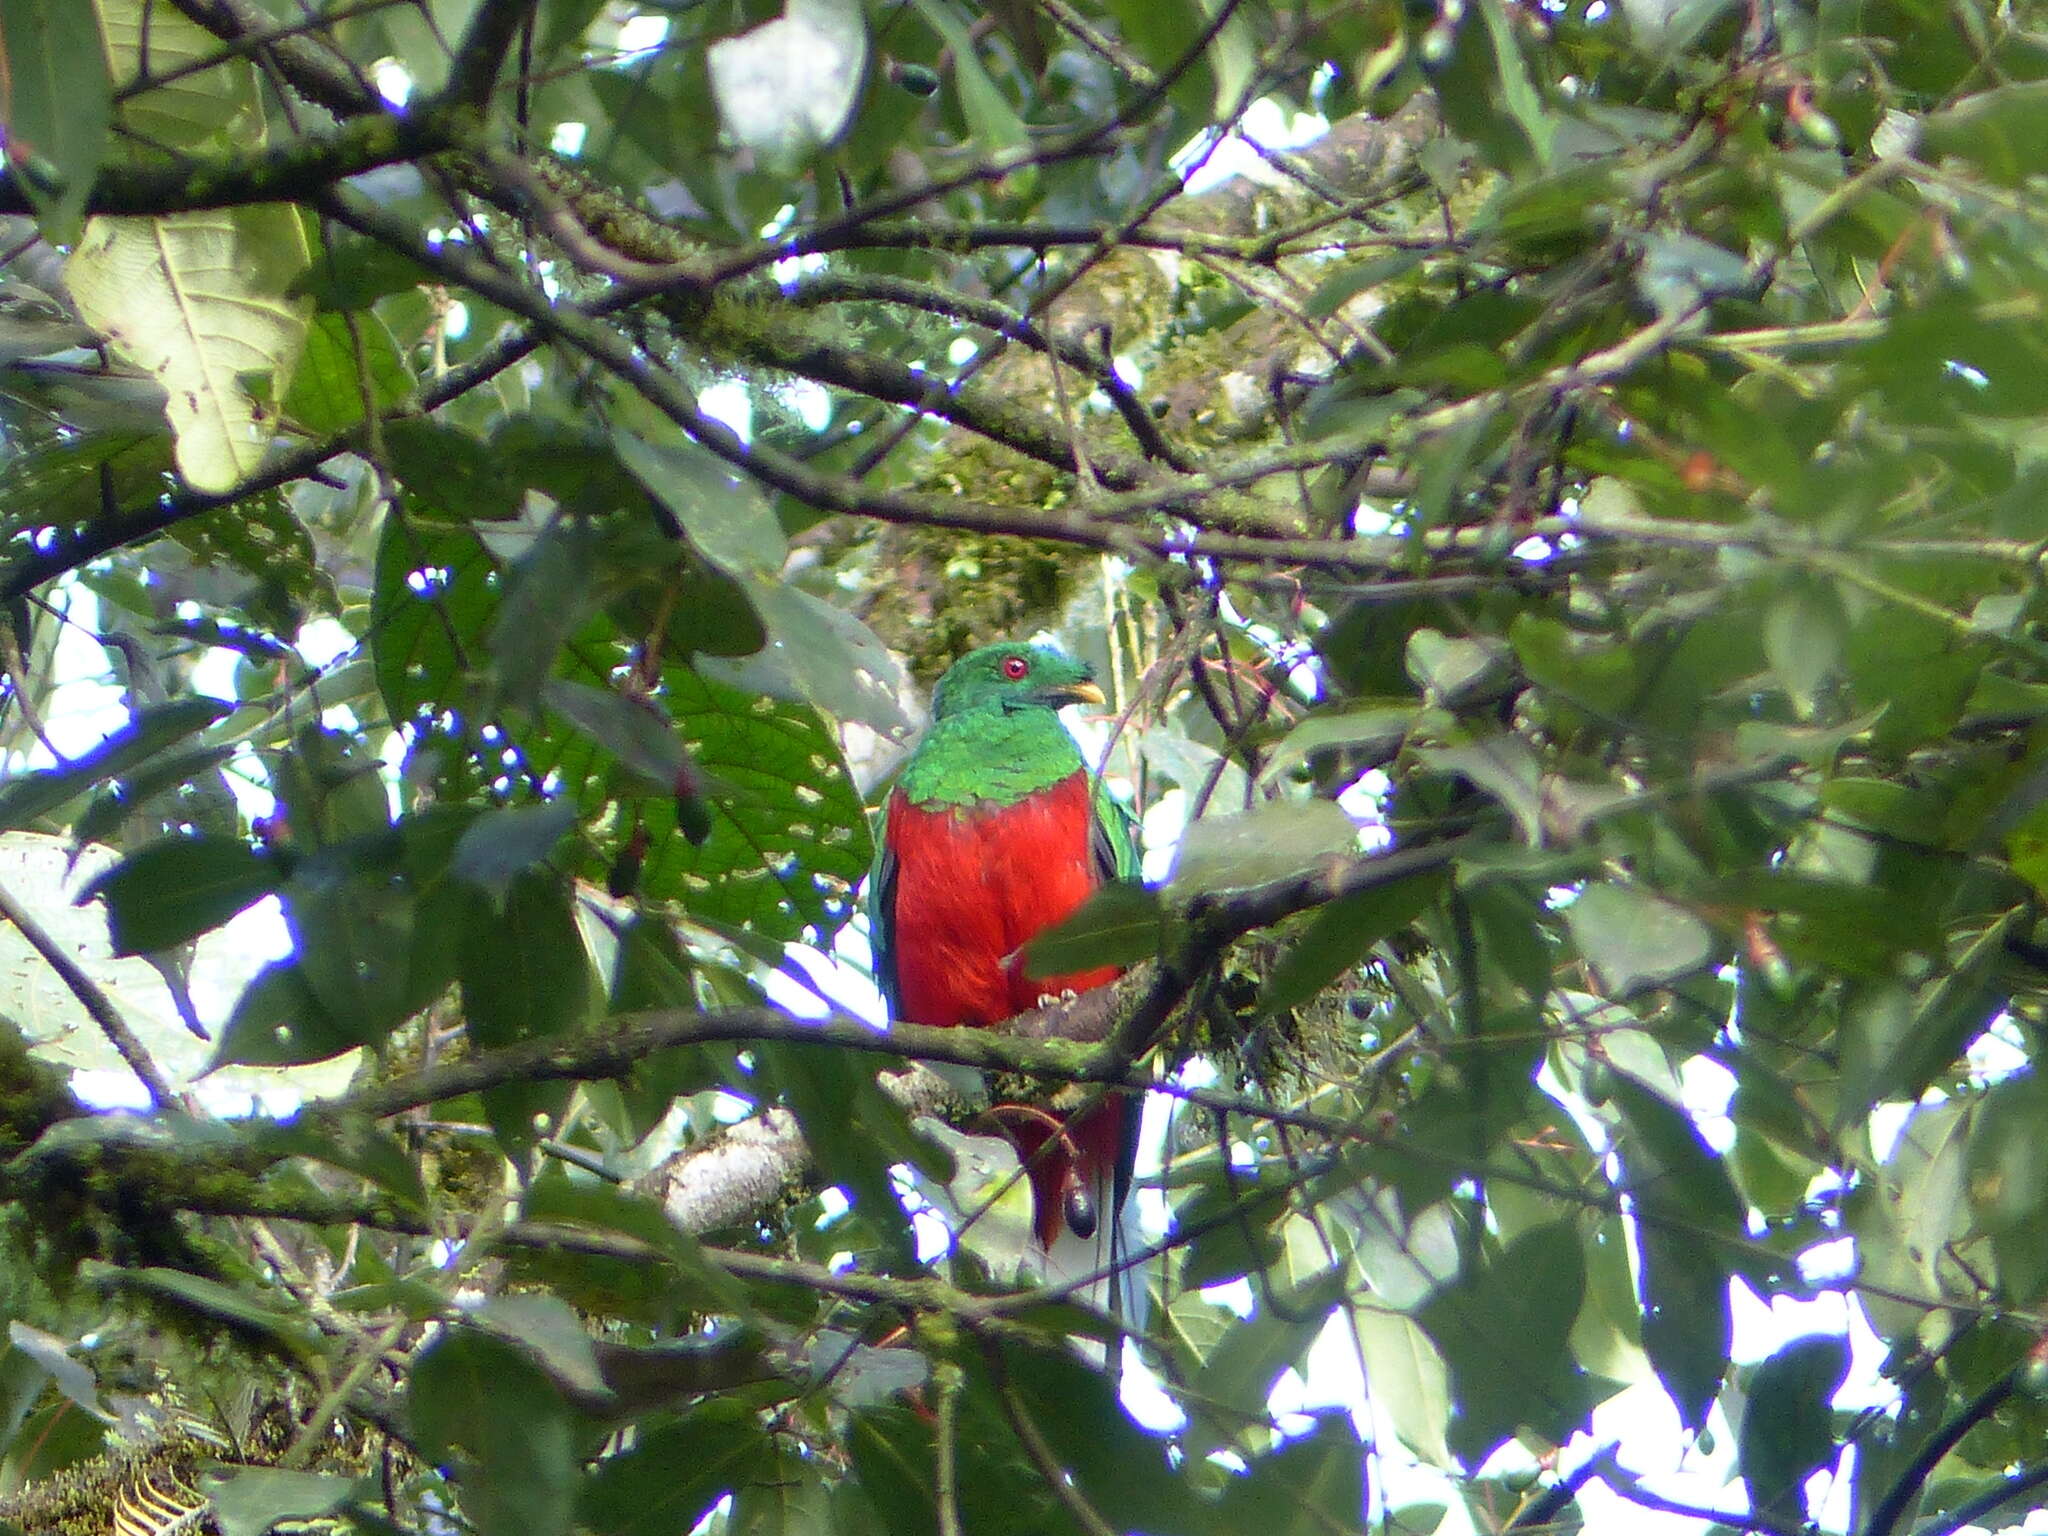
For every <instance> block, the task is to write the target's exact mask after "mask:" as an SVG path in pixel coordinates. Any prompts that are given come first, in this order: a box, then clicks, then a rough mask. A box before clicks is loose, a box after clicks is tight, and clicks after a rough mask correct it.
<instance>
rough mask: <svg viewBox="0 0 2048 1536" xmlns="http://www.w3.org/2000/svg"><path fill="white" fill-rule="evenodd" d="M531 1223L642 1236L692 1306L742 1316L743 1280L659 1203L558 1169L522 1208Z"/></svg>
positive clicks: (530, 1191) (537, 1184)
mask: <svg viewBox="0 0 2048 1536" xmlns="http://www.w3.org/2000/svg"><path fill="white" fill-rule="evenodd" d="M522 1211H523V1214H524V1215H525V1218H526V1219H527V1220H528V1221H536V1222H548V1223H558V1224H560V1225H563V1226H572V1227H590V1228H593V1229H595V1230H597V1231H600V1232H618V1233H623V1234H624V1235H625V1236H627V1237H632V1238H637V1239H638V1240H639V1241H641V1242H643V1243H646V1244H647V1245H648V1246H649V1247H651V1248H653V1249H655V1250H656V1251H657V1252H659V1253H661V1254H662V1255H663V1256H664V1257H666V1258H667V1260H668V1261H669V1263H670V1265H671V1266H673V1270H674V1277H673V1280H672V1281H671V1283H674V1280H680V1281H681V1283H682V1287H683V1288H684V1291H685V1293H686V1294H687V1295H688V1296H689V1301H690V1305H691V1306H693V1307H695V1308H696V1309H697V1310H699V1311H701V1312H706V1313H718V1314H721V1315H724V1316H728V1317H731V1316H742V1315H744V1314H745V1313H746V1311H747V1300H746V1293H745V1291H744V1290H742V1289H741V1287H740V1285H739V1282H738V1281H736V1280H734V1279H733V1278H732V1276H730V1275H728V1274H727V1273H726V1272H725V1271H724V1270H722V1269H720V1268H719V1267H718V1266H717V1265H715V1264H713V1263H711V1262H710V1261H709V1260H708V1259H706V1258H705V1257H704V1250H703V1249H702V1248H701V1247H700V1246H699V1245H698V1243H697V1239H696V1238H694V1237H692V1236H691V1235H690V1234H689V1233H687V1232H685V1231H683V1230H682V1229H681V1228H680V1227H678V1226H677V1225H676V1224H675V1223H674V1222H672V1221H670V1220H669V1219H668V1214H667V1212H665V1211H664V1210H663V1209H662V1208H661V1207H660V1206H659V1205H658V1204H656V1203H655V1202H654V1201H652V1200H649V1199H647V1198H646V1197H644V1196H641V1195H636V1194H632V1193H629V1192H628V1191H626V1190H623V1189H619V1188H616V1187H615V1186H613V1185H609V1184H601V1183H596V1182H593V1181H589V1180H579V1179H571V1178H568V1177H566V1176H565V1175H561V1174H559V1173H556V1174H551V1175H547V1176H543V1177H541V1178H537V1179H535V1180H534V1181H533V1183H532V1184H531V1185H529V1186H528V1188H527V1191H526V1200H525V1203H524V1205H523V1207H522Z"/></svg>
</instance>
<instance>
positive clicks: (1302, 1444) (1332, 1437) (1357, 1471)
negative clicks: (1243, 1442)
mask: <svg viewBox="0 0 2048 1536" xmlns="http://www.w3.org/2000/svg"><path fill="white" fill-rule="evenodd" d="M1365 1518H1366V1514H1365V1454H1364V1450H1363V1448H1362V1447H1361V1446H1360V1445H1359V1443H1358V1435H1357V1432H1356V1431H1354V1430H1353V1429H1352V1427H1351V1419H1350V1416H1349V1415H1348V1414H1345V1413H1341V1412H1324V1413H1321V1414H1318V1415H1317V1416H1316V1420H1315V1428H1313V1429H1311V1430H1310V1431H1309V1432H1308V1433H1307V1434H1305V1435H1297V1436H1295V1437H1293V1438H1291V1439H1289V1440H1288V1441H1287V1442H1286V1443H1285V1444H1284V1445H1282V1446H1281V1447H1280V1448H1279V1449H1278V1450H1276V1451H1274V1452H1272V1453H1271V1454H1270V1455H1266V1456H1261V1457H1260V1458H1259V1459H1258V1460H1257V1461H1255V1462H1253V1463H1252V1464H1251V1465H1250V1466H1249V1467H1247V1468H1246V1469H1245V1473H1244V1475H1243V1476H1242V1477H1234V1478H1232V1479H1231V1480H1230V1481H1229V1482H1227V1483H1225V1484H1224V1485H1223V1497H1222V1498H1221V1499H1220V1500H1218V1501H1217V1505H1216V1513H1215V1521H1216V1529H1218V1530H1221V1531H1246V1532H1250V1531H1256V1532H1258V1533H1259V1536H1326V1533H1327V1532H1330V1531H1339V1530H1356V1529H1360V1528H1362V1527H1363V1524H1364V1521H1365Z"/></svg>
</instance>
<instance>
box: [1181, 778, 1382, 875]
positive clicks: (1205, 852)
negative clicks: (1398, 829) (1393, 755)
mask: <svg viewBox="0 0 2048 1536" xmlns="http://www.w3.org/2000/svg"><path fill="white" fill-rule="evenodd" d="M1357 846H1358V827H1357V825H1356V824H1355V823H1353V821H1352V820H1351V818H1350V817H1349V816H1347V815H1345V814H1344V811H1343V809H1342V808H1341V807H1340V806H1338V805H1337V803H1336V802H1335V801H1333V800H1280V801H1275V802H1274V803H1273V804H1271V805H1267V806H1264V807H1262V808H1260V809H1259V810H1256V811H1247V812H1244V813H1243V814H1241V815H1235V816H1206V817H1204V818H1203V819H1202V820H1200V821H1197V822H1194V823H1192V824H1190V825H1189V827H1188V829H1187V831H1186V832H1185V833H1183V834H1182V835H1181V842H1180V851H1179V853H1178V854H1177V855H1176V857H1175V859H1174V863H1173V873H1172V875H1171V876H1170V877H1169V894H1170V895H1171V896H1172V897H1174V898H1176V899H1178V898H1183V897H1186V896H1191V895H1196V894H1203V893H1208V892H1212V891H1227V890H1242V889H1246V888H1249V887H1251V886H1258V885H1265V884H1268V883H1269V882H1271V881H1275V880H1285V879H1287V878H1288V877H1290V876H1293V875H1300V874H1305V873H1307V872H1308V871H1310V870H1312V869H1315V868H1317V867H1319V866H1320V865H1322V864H1323V863H1324V862H1325V861H1327V860H1329V859H1331V858H1332V857H1335V856H1338V855H1342V854H1346V853H1350V852H1352V851H1354V850H1355V849H1356V848H1357Z"/></svg>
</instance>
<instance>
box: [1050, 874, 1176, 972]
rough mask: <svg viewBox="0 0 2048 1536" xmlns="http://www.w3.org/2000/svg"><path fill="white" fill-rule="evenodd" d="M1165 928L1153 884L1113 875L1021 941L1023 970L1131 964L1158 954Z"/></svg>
mask: <svg viewBox="0 0 2048 1536" xmlns="http://www.w3.org/2000/svg"><path fill="white" fill-rule="evenodd" d="M1170 932H1171V927H1170V922H1169V918H1168V914H1167V911H1166V905H1165V903H1164V902H1163V901H1161V900H1160V896H1159V893H1158V892H1157V891H1156V890H1152V889H1150V888H1148V887H1146V886H1142V885H1132V884H1128V883H1126V882H1122V881H1118V882H1116V883H1114V884H1111V885H1105V886H1103V887H1102V888H1101V889H1099V890H1097V891H1096V892H1095V893H1094V894H1092V895H1091V896H1089V898H1088V899H1087V900H1086V901H1084V902H1082V903H1081V905H1080V906H1079V907H1077V908H1076V909H1075V910H1074V911H1073V912H1072V913H1071V914H1070V915H1069V916H1067V917H1066V918H1064V919H1063V920H1061V921H1060V922H1058V923H1055V924H1054V925H1053V926H1052V927H1050V928H1047V929H1045V930H1044V931H1043V932H1041V933H1040V934H1039V935H1038V936H1037V937H1036V938H1034V939H1033V940H1032V941H1031V942H1030V943H1029V944H1027V945H1025V946H1024V964H1025V974H1027V975H1030V976H1070V975H1072V974H1074V973H1075V972H1077V971H1088V970H1094V969H1095V968H1096V967H1098V966H1105V965H1135V964H1137V962H1139V961H1140V960H1149V959H1151V958H1152V957H1153V956H1155V955H1157V954H1158V953H1159V952H1160V950H1161V948H1162V947H1163V946H1164V945H1165V943H1166V941H1167V938H1168V936H1169V934H1170Z"/></svg>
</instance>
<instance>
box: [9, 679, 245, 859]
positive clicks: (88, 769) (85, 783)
mask: <svg viewBox="0 0 2048 1536" xmlns="http://www.w3.org/2000/svg"><path fill="white" fill-rule="evenodd" d="M230 708H232V706H231V705H228V704H224V703H222V702H221V701H220V700H218V699H208V698H191V699H179V700H176V701H174V702H172V703H169V704H159V705H156V706H155V707H153V708H150V709H146V710H143V711H142V712H141V713H139V714H137V715H136V716H135V718H134V719H132V720H131V721H129V722H128V724H126V725H124V726H122V727H121V728H120V729H119V730H118V731H115V732H113V733H112V734H111V735H109V736H108V737H107V738H106V739H105V740H104V741H102V742H101V743H100V744H99V745H98V746H96V747H94V748H93V749H92V750H91V751H89V752H85V753H83V754H81V755H80V756H78V757H74V758H73V759H71V761H70V762H68V763H67V764H65V765H64V766H63V767H61V768H47V769H43V770H41V771H39V772H36V773H22V774H16V775H13V776H12V777H10V778H9V779H7V780H6V782H5V783H0V829H11V828H14V827H25V826H27V825H29V824H30V823H31V822H33V821H35V820H37V819H38V818H39V817H42V816H46V815H48V814H49V813H50V812H51V811H54V810H56V809H58V808H59V807H60V806H62V805H63V804H65V802H67V801H69V800H72V799H74V798H76V797H77V796H79V795H82V794H84V793H85V792H86V791H87V790H89V789H92V788H94V787H95V786H97V785H99V784H102V783H104V782H105V781H106V780H108V779H112V778H119V777H120V776H122V775H123V774H128V773H133V772H134V771H135V770H136V769H137V768H139V767H140V766H142V765H143V764H144V763H147V762H148V761H149V760H150V759H151V758H153V757H156V756H157V755H158V754H160V753H162V752H165V751H167V750H168V749H169V748H171V747H173V746H176V745H177V744H178V743H179V742H181V741H183V740H185V739H186V738H187V737H189V736H192V735H194V734H196V733H198V732H200V731H203V730H205V729H206V728H207V727H208V726H210V725H212V724H213V723H214V722H215V721H217V720H219V719H220V718H221V717H222V716H223V715H225V714H227V713H228V711H229V709H230Z"/></svg>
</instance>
